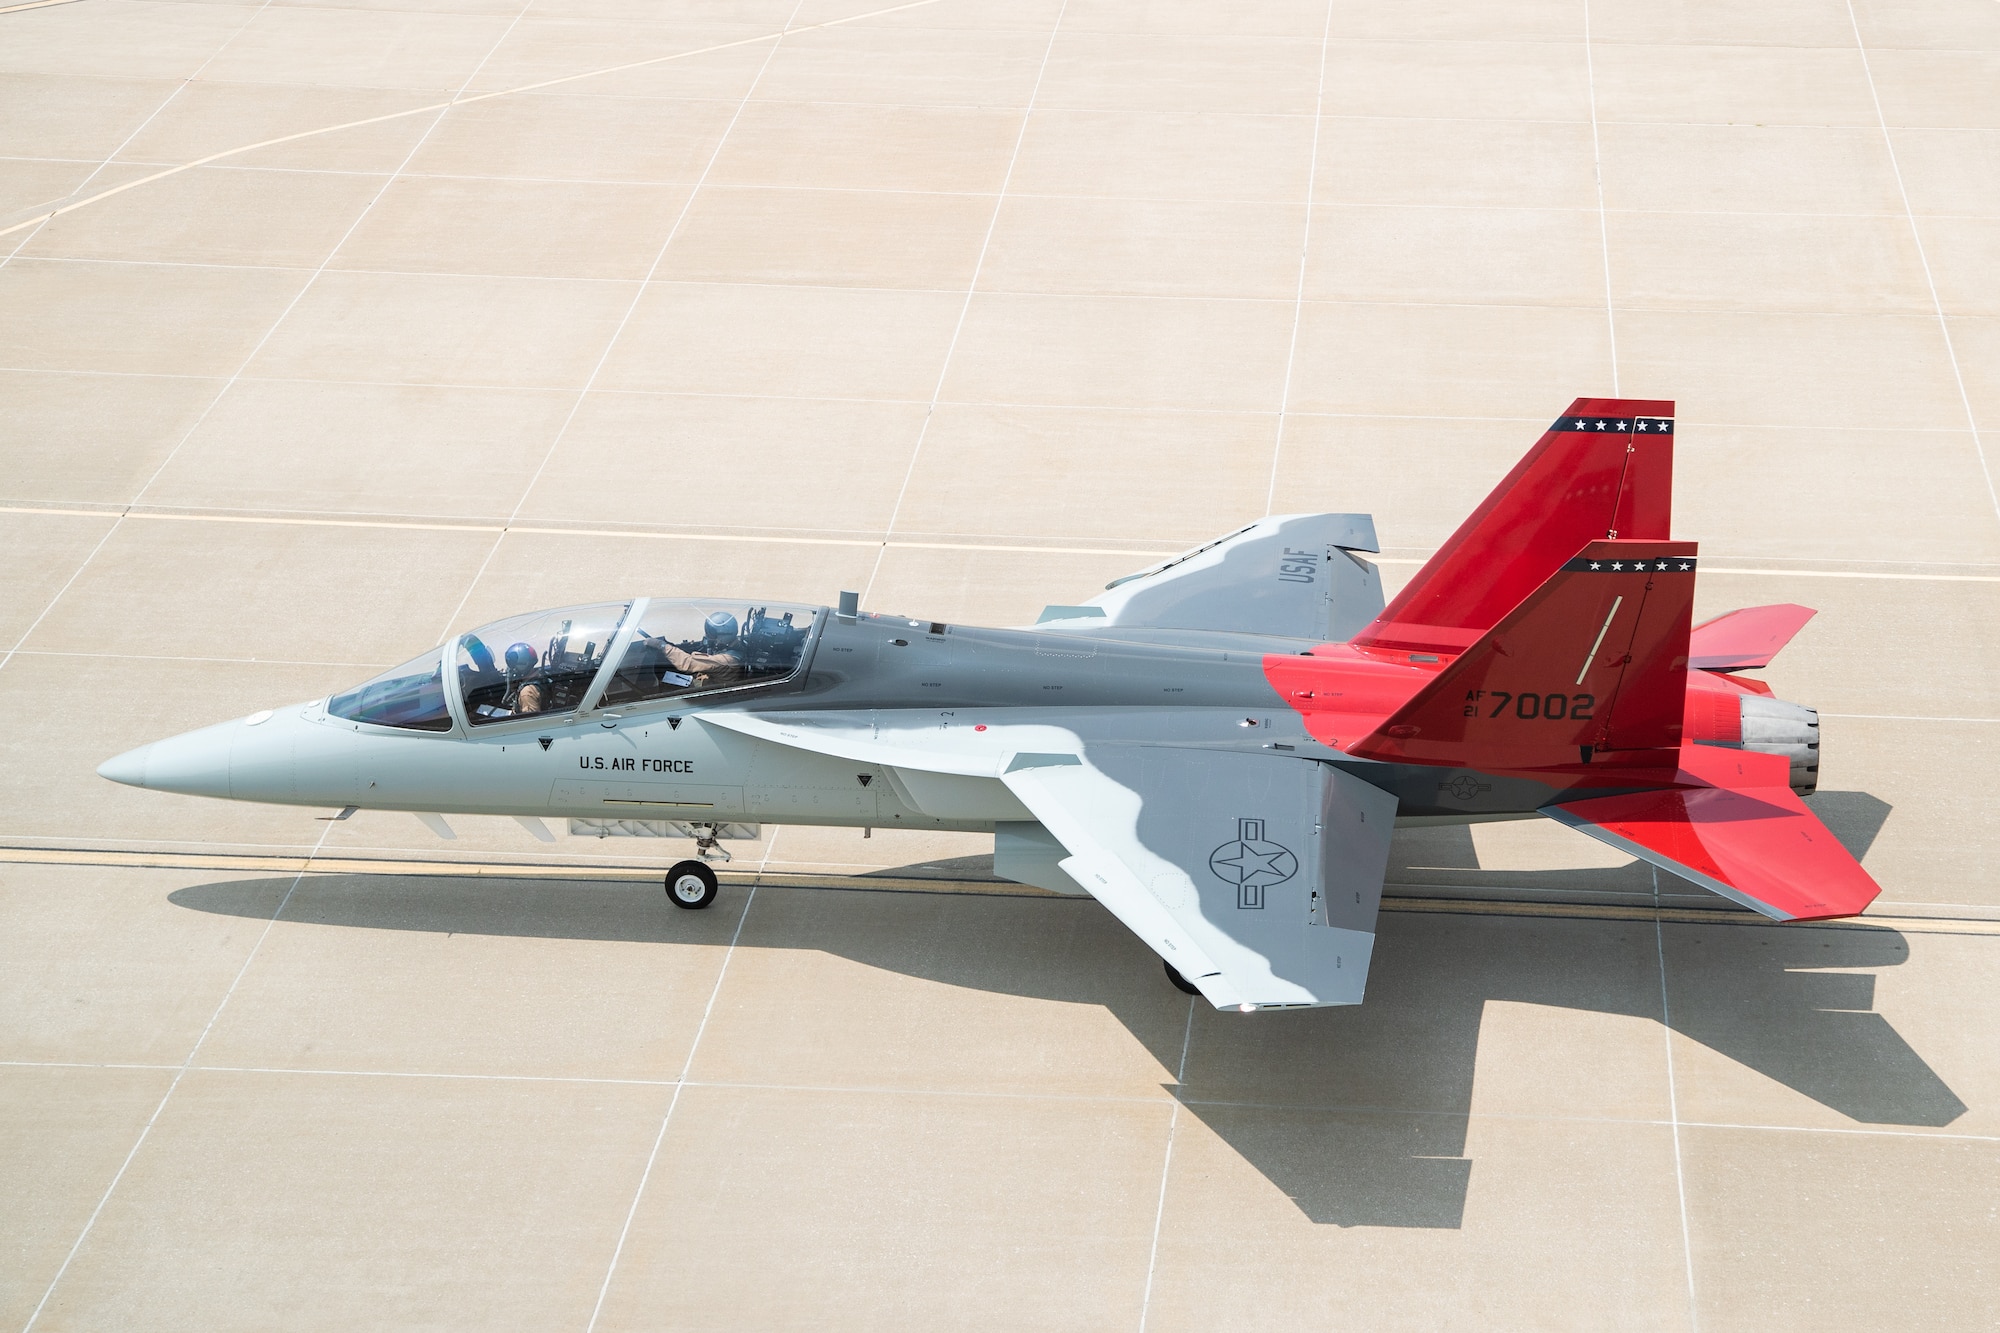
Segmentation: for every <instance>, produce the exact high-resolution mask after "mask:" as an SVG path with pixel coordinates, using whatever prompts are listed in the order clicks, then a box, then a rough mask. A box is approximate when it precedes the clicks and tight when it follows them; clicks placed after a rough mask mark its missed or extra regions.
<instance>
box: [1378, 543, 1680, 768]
mask: <svg viewBox="0 0 2000 1333" xmlns="http://www.w3.org/2000/svg"><path fill="white" fill-rule="evenodd" d="M1694 570H1695V547H1694V543H1692V542H1658V541H1599V542H1591V543H1590V544H1589V545H1587V546H1585V547H1584V548H1583V551H1582V552H1581V553H1580V554H1578V555H1577V556H1576V557H1575V558H1574V559H1572V560H1569V561H1567V562H1565V563H1564V564H1562V566H1561V567H1560V568H1559V569H1558V570H1557V571H1556V573H1555V574H1554V576H1553V577H1551V578H1550V579H1549V580H1548V581H1547V582H1546V583H1544V584H1543V585H1542V586H1541V587H1540V588H1539V589H1537V590H1536V591H1535V592H1534V593H1532V594H1531V595H1530V596H1529V597H1528V599H1527V600H1526V601H1524V602H1522V603H1521V604H1520V606H1518V607H1516V608H1515V609H1514V610H1513V612H1512V613H1511V614H1509V615H1508V616H1507V617H1506V618H1505V619H1504V620H1502V621H1501V622H1500V623H1499V624H1498V625H1497V626H1495V627H1494V628H1493V630H1492V631H1491V632H1490V633H1488V634H1487V635H1486V636H1485V637H1484V638H1482V639H1480V640H1479V641H1478V642H1477V643H1475V644H1473V645H1472V647H1471V648H1469V649H1467V650H1466V651H1465V653H1464V654H1463V655H1461V656H1460V657H1459V658H1458V659H1457V660H1456V661H1454V662H1452V663H1450V664H1449V665H1448V666H1446V667H1445V668H1444V669H1443V670H1442V671H1440V672H1439V673H1438V674H1437V675H1436V676H1435V677H1434V678H1433V679H1432V680H1431V682H1430V683H1429V684H1428V685H1426V686H1425V687H1424V688H1423V689H1422V690H1420V691H1418V693H1417V694H1416V696H1415V697H1414V698H1412V699H1411V700H1410V701H1409V702H1408V703H1406V704H1404V705H1403V707H1402V708H1400V709H1398V710H1397V711H1396V712H1395V713H1394V714H1392V715H1391V716H1390V717H1389V718H1388V719H1387V720H1386V721H1385V722H1383V723H1382V725H1381V726H1379V727H1378V728H1376V730H1375V731H1374V732H1373V733H1372V734H1370V735H1368V736H1366V737H1364V738H1363V739H1362V740H1360V741H1359V742H1357V743H1356V744H1354V745H1351V746H1348V747H1347V750H1348V753H1350V754H1354V755H1360V756H1362V757H1364V758H1369V759H1386V760H1398V761H1402V762H1404V763H1419V764H1451V765H1454V766H1459V767H1465V768H1479V769H1484V770H1486V771H1488V772H1492V771H1494V770H1498V769H1524V768H1558V767H1560V768H1574V767H1576V766H1577V765H1579V764H1605V765H1616V766H1617V767H1619V768H1620V769H1634V768H1637V769H1643V770H1646V771H1647V772H1649V773H1650V772H1652V771H1654V770H1660V771H1662V772H1663V773H1664V774H1665V775H1666V777H1667V778H1669V779H1671V777H1672V775H1673V772H1674V769H1675V766H1676V762H1677V759H1678V751H1679V748H1680V743H1681V722H1682V717H1683V714H1684V712H1685V705H1686V695H1687V657H1688V621H1689V619H1690V618H1691V617H1690V612H1691V610H1692V608H1693V605H1694Z"/></svg>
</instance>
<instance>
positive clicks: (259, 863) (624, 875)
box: [0, 846, 2000, 936]
mask: <svg viewBox="0 0 2000 1333" xmlns="http://www.w3.org/2000/svg"><path fill="white" fill-rule="evenodd" d="M0 864H15V865H76V866H103V867H120V868H138V869H155V870H225V871H235V872H238V873H242V872H249V871H265V872H270V873H278V874H287V875H296V874H301V873H310V874H315V875H394V876H422V877H425V878H433V879H510V880H566V879H582V880H593V881H623V882H628V883H629V882H645V883H650V882H651V881H653V880H655V879H657V878H658V877H659V876H660V875H661V874H663V873H664V872H663V871H661V870H659V869H657V868H654V867H634V866H628V865H609V866H607V865H590V864H587V863H584V864H577V863H572V864H566V865H532V864H515V863H509V862H493V861H426V860H416V859H408V860H390V859H386V858H384V859H375V858H369V857H331V856H259V855H254V854H242V853H219V852H152V851H130V852H126V851H97V850H90V849H84V848H67V847H19V846H0ZM717 878H719V879H720V880H721V881H722V882H723V883H724V884H727V885H731V886H733V887H738V888H753V887H757V886H760V885H761V886H763V887H766V888H774V889H778V888H797V889H838V890H846V891H850V892H854V891H864V892H890V893H939V894H945V893H949V894H968V895H974V896H982V897H1007V898H1053V899H1069V900H1071V901H1083V900H1084V895H1082V894H1060V893H1051V892H1049V891H1048V890H1047V889H1037V888H1032V887H1030V886H1028V885H1026V884H1015V883H1012V882H1011V881H1007V880H954V879H920V878H914V877H903V876H889V875H821V874H813V873H811V872H809V871H774V870H766V871H762V872H755V871H730V870H723V871H720V872H718V875H717ZM1382 910H1383V911H1385V912H1415V913H1427V914H1433V915H1438V914H1442V915H1450V916H1518V917H1546V918H1550V919H1554V920H1570V921H1655V920H1658V921H1666V922H1672V923H1677V924H1686V925H1719V926H1748V927H1754V928H1760V929H1761V928H1777V927H1779V926H1780V925H1785V926H1789V927H1790V928H1791V929H1795V930H1883V929H1891V930H1897V931H1902V932H1904V933H1906V934H1919V935H1991V936H2000V920H1981V919H1977V918H1966V917H1923V916H1863V917H1848V918H1845V919H1842V920H1838V921H1795V922H1785V923H1780V922H1775V921H1770V920H1767V919H1765V918H1764V917H1761V916H1758V915H1756V914H1754V913H1750V912H1742V911H1735V910H1729V909H1717V908H1697V907H1662V908H1654V907H1651V906H1644V907H1638V906H1634V907H1621V906H1618V905H1616V904H1599V903H1552V902H1531V901H1521V900H1518V899H1501V898H1414V897H1409V898H1406V897H1396V896H1388V897H1384V898H1383V899H1382Z"/></svg>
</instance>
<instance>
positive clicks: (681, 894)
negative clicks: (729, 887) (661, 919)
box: [667, 861, 721, 911]
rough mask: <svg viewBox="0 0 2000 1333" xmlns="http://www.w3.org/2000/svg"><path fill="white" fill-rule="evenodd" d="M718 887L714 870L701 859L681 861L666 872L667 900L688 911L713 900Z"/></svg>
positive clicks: (701, 906)
mask: <svg viewBox="0 0 2000 1333" xmlns="http://www.w3.org/2000/svg"><path fill="white" fill-rule="evenodd" d="M720 887H721V886H720V885H719V884H717V882H716V879H715V872H714V871H713V870H710V869H709V868H708V864H707V863H706V862H703V861H682V862H681V863H680V864H678V865H676V866H675V867H674V868H673V869H672V870H669V871H668V872H667V901H668V902H670V903H672V904H673V905H674V906H676V907H685V908H687V909H688V910H689V911H695V910H696V909H698V908H703V907H706V906H708V905H709V904H710V903H712V902H714V901H715V895H716V894H717V893H718V892H719V891H720Z"/></svg>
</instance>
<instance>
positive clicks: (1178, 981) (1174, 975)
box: [1160, 958, 1201, 995]
mask: <svg viewBox="0 0 2000 1333" xmlns="http://www.w3.org/2000/svg"><path fill="white" fill-rule="evenodd" d="M1160 966H1161V967H1164V968H1166V969H1167V980H1168V981H1171V982H1173V983H1174V989H1175V990H1178V991H1183V992H1185V993H1187V994H1189V995H1199V994H1201V987H1199V986H1197V985H1195V984H1194V983H1193V982H1192V981H1189V980H1188V979H1187V978H1186V977H1184V976H1182V975H1181V974H1180V969H1179V968H1176V967H1175V966H1174V965H1173V964H1172V963H1170V962H1168V961H1167V960H1166V959H1164V958H1162V959H1161V960H1160Z"/></svg>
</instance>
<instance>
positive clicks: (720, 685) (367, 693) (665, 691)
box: [326, 597, 823, 731]
mask: <svg viewBox="0 0 2000 1333" xmlns="http://www.w3.org/2000/svg"><path fill="white" fill-rule="evenodd" d="M822 610H823V608H820V607H811V606H794V605H777V604H773V603H769V602H766V603H762V604H745V603H743V602H723V601H709V600H692V599H685V598H663V597H654V598H640V599H638V600H636V601H631V602H599V603H596V604H594V605H590V606H571V607H564V608H562V609H561V610H557V611H536V612H533V613H531V614H528V615H523V616H513V617H510V618H509V619H506V620H497V621H494V622H493V623H492V624H490V625H482V626H480V627H479V628H478V629H476V630H473V631H472V632H471V633H469V634H462V635H460V636H459V638H458V641H457V642H456V643H455V644H448V645H446V646H444V647H442V648H434V649H432V650H431V651H430V652H428V653H425V654H424V655H423V656H422V657H419V658H416V659H415V660H414V661H411V662H407V663H405V664H404V665H402V666H399V667H396V668H394V669H393V670H390V671H385V672H383V673H382V674H381V675H379V676H377V677H375V678H374V679H373V680H370V681H367V682H365V683H364V684H362V685H359V686H357V687H356V688H354V689H352V690H349V691H348V692H347V693H345V694H337V695H335V696H334V697H333V698H331V699H329V700H328V701H327V706H326V707H327V712H328V713H329V714H330V715H332V716H334V717H339V718H346V719H348V720H350V721H354V722H371V723H374V724H375V725H377V726H386V727H400V728H403V729H406V730H413V731H450V730H452V729H453V728H454V727H455V726H456V725H457V720H456V717H457V716H462V717H463V718H464V719H465V722H466V724H467V725H469V726H472V727H483V726H489V725H491V724H493V723H496V722H511V721H514V720H516V719H520V718H527V717H544V716H553V715H559V714H565V713H573V712H575V711H577V710H578V709H581V708H599V707H603V708H612V707H625V706H629V705H634V704H644V703H647V702H650V701H653V700H658V699H669V698H673V697H676V696H679V695H684V694H698V693H706V692H709V691H715V690H735V689H746V688H750V687H752V686H758V685H766V684H770V683H772V682H774V681H780V680H784V679H786V678H788V677H790V676H792V675H794V674H796V673H797V671H798V669H799V664H800V663H801V662H802V661H803V660H804V658H805V650H806V644H807V643H808V642H809V641H810V639H811V637H812V631H813V629H814V627H815V626H816V625H817V623H818V620H819V616H820V614H821V612H822ZM447 663H449V664H450V665H451V667H452V668H453V670H452V674H451V683H452V686H453V689H452V696H451V697H449V698H448V697H447V694H446V683H445V667H446V665H447ZM453 703H456V704H457V705H458V709H457V715H456V716H455V715H454V710H453V708H452V704H453Z"/></svg>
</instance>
